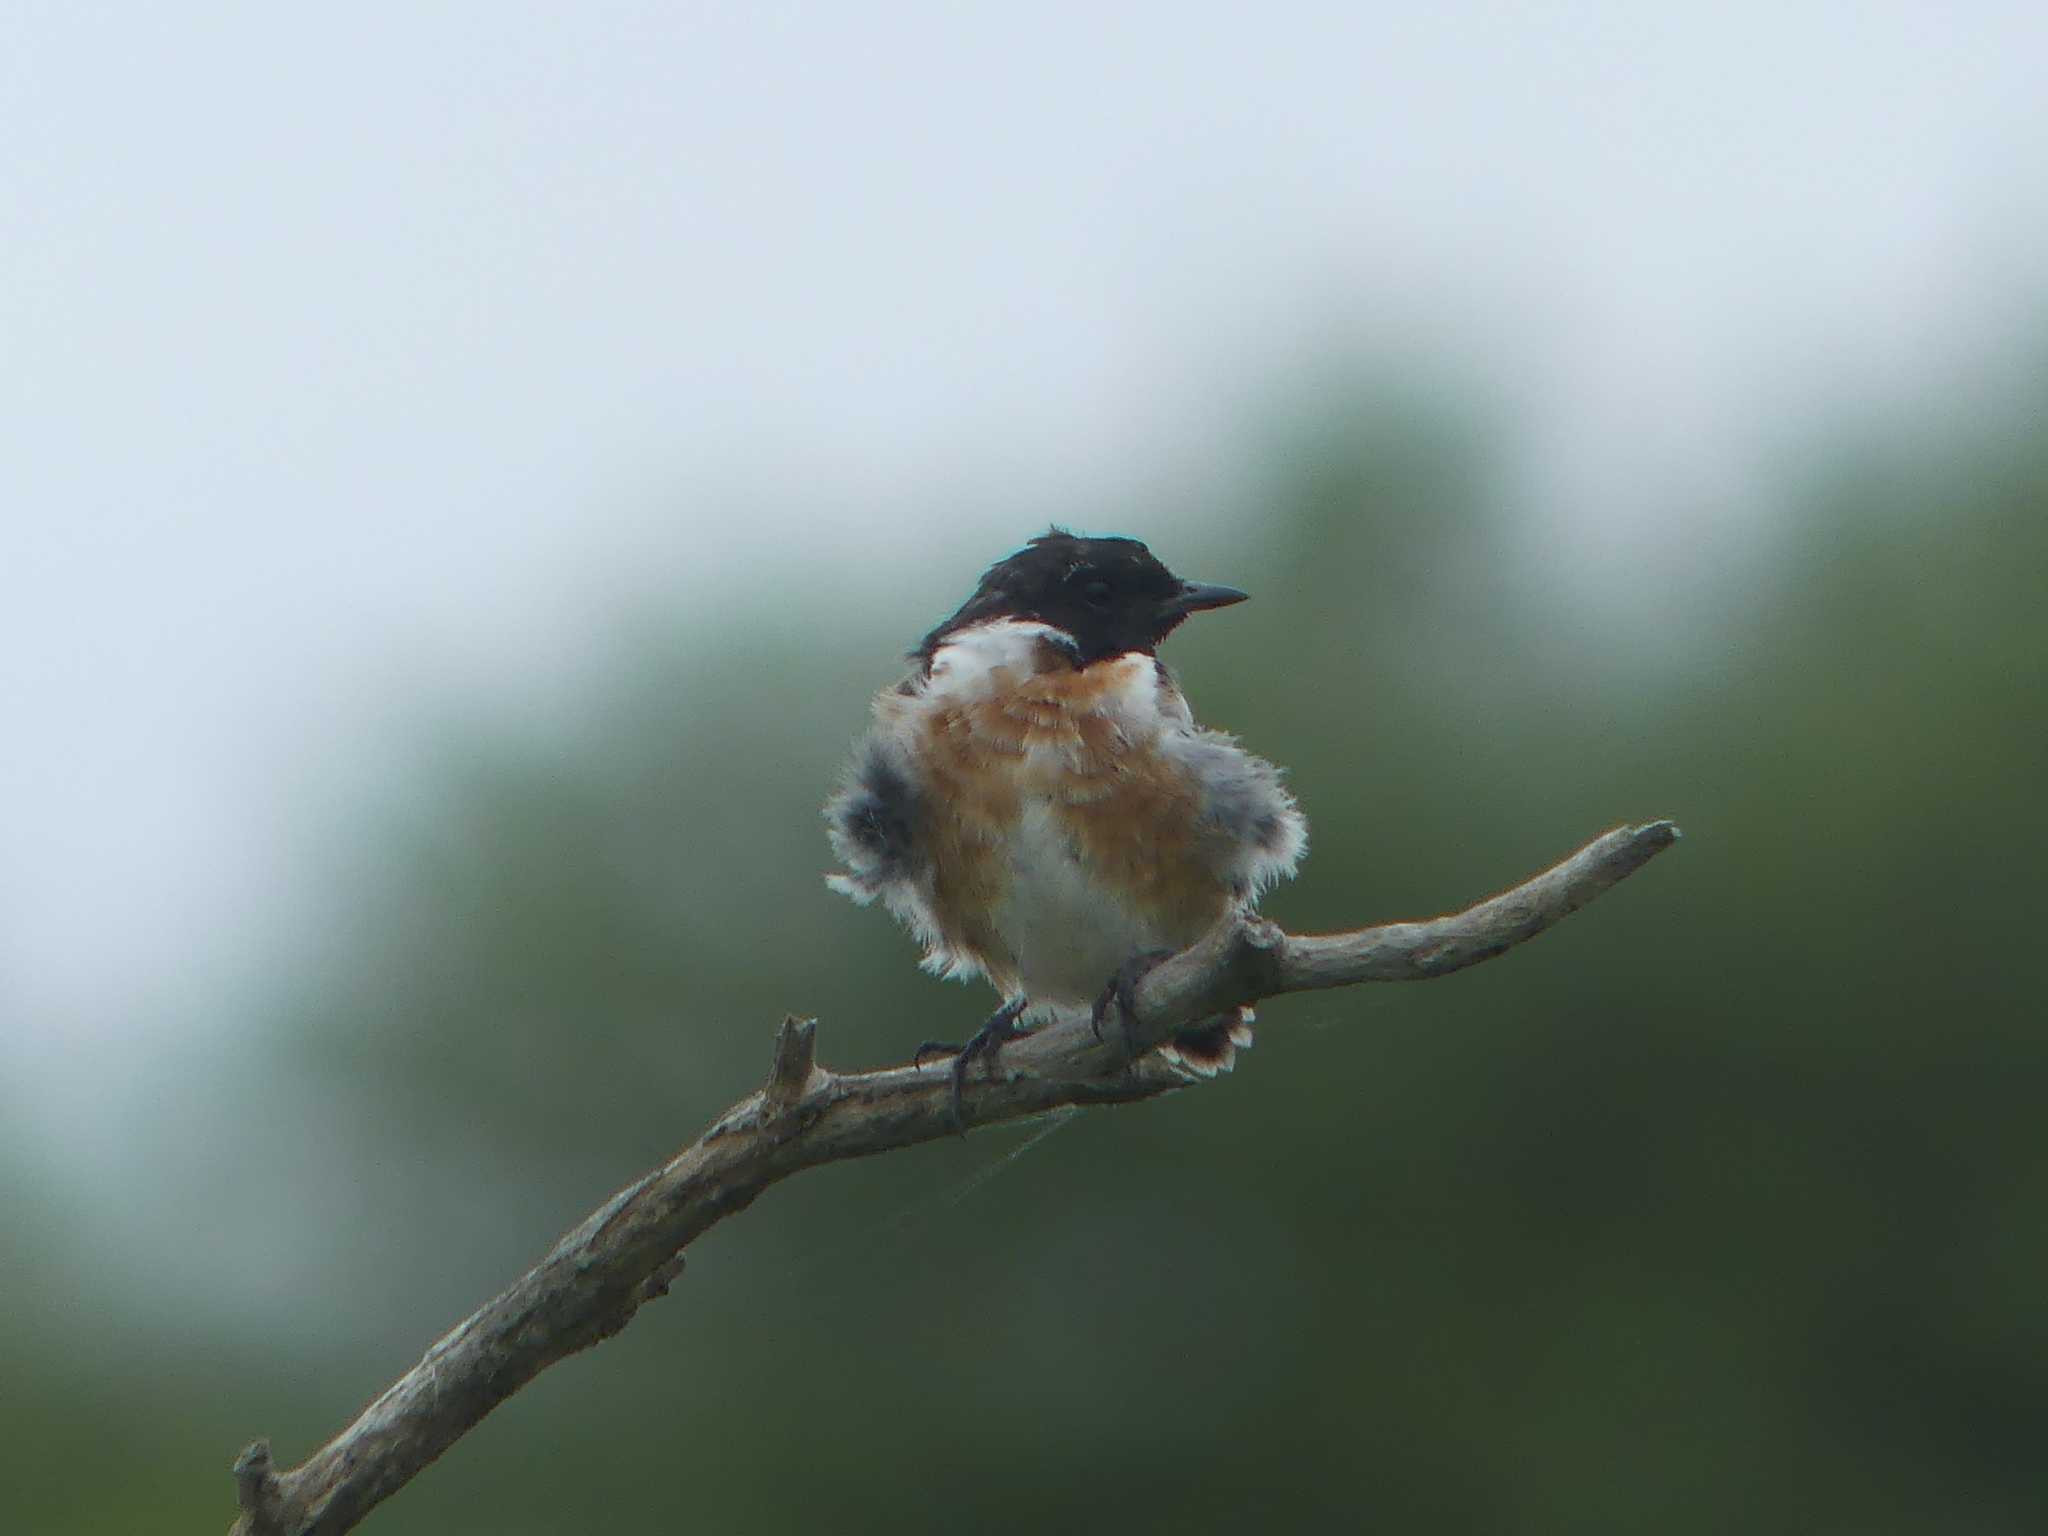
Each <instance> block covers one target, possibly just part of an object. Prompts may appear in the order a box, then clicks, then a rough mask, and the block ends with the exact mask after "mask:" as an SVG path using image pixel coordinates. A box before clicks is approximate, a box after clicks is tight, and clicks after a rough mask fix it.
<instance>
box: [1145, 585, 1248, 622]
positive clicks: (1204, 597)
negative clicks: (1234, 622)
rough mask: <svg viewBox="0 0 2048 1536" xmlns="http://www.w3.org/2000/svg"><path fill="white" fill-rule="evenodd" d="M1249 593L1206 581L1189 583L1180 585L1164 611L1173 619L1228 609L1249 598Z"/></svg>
mask: <svg viewBox="0 0 2048 1536" xmlns="http://www.w3.org/2000/svg"><path fill="white" fill-rule="evenodd" d="M1250 596H1251V593H1249V592H1240V591H1238V590H1237V588H1235V587H1219V586H1215V585H1213V584H1211V583H1209V582H1206V581H1190V582H1186V583H1184V584H1183V585H1182V587H1181V589H1180V591H1179V593H1178V594H1177V595H1175V596H1174V597H1172V598H1169V599H1168V600H1167V603H1166V611H1167V613H1168V614H1170V615H1172V616H1173V617H1175V618H1179V617H1181V616H1182V615H1184V614H1190V613H1200V612H1201V611H1202V610H1203V609H1204V608H1228V607H1229V606H1230V605H1231V604H1232V603H1241V602H1243V601H1244V600H1245V599H1246V598H1248V597H1250Z"/></svg>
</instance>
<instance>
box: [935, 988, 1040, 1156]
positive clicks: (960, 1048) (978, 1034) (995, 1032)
mask: <svg viewBox="0 0 2048 1536" xmlns="http://www.w3.org/2000/svg"><path fill="white" fill-rule="evenodd" d="M1023 1012H1024V999H1023V998H1021V997H1020V998H1014V999H1012V1000H1011V1001H1009V1002H1007V1003H1005V1004H1003V1006H1002V1007H1000V1008H998V1009H997V1010H996V1011H995V1012H994V1013H992V1014H990V1015H989V1016H988V1022H987V1023H985V1024H983V1025H982V1026H981V1028H980V1029H978V1030H976V1031H975V1032H974V1035H973V1038H971V1039H970V1040H968V1042H967V1043H966V1044H965V1045H948V1044H947V1043H946V1042H945V1041H943V1040H927V1041H925V1043H924V1044H923V1045H920V1046H919V1047H918V1048H917V1051H916V1054H914V1055H913V1056H912V1057H911V1058H910V1061H911V1065H912V1066H914V1067H921V1066H923V1065H924V1058H925V1057H926V1056H927V1055H929V1054H936V1053H939V1052H945V1051H950V1052H952V1053H953V1094H952V1098H951V1100H950V1101H949V1105H950V1113H951V1117H952V1121H953V1129H954V1130H956V1131H958V1132H960V1134H961V1135H963V1136H964V1135H966V1134H967V1123H966V1121H965V1119H964V1118H963V1117H962V1115H961V1112H960V1093H961V1090H962V1089H963V1088H965V1087H966V1086H967V1067H968V1063H970V1062H972V1061H973V1060H974V1058H975V1057H977V1056H986V1057H988V1058H989V1060H990V1061H991V1062H993V1061H994V1060H995V1057H996V1052H998V1051H1000V1050H1001V1049H1002V1048H1003V1047H1004V1046H1005V1045H1007V1044H1008V1043H1009V1042H1010V1041H1012V1040H1015V1039H1016V1038H1017V1037H1018V1036H1019V1035H1021V1034H1023V1033H1024V1031H1022V1030H1021V1029H1019V1028H1018V1027H1017V1020H1018V1018H1019V1017H1020V1016H1021V1015H1022V1014H1023Z"/></svg>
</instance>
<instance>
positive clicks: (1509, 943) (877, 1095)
mask: <svg viewBox="0 0 2048 1536" xmlns="http://www.w3.org/2000/svg"><path fill="white" fill-rule="evenodd" d="M1677 838H1678V829H1677V827H1675V826H1673V825H1672V824H1671V823H1670V822H1668V821H1657V822H1650V823H1647V824H1645V825H1642V826H1635V827H1617V828H1616V829H1615V830H1614V831H1612V832H1609V833H1607V834H1606V835H1605V836H1602V837H1599V838H1596V839H1595V840H1594V841H1593V842H1591V843H1589V844H1587V845H1586V846H1585V847H1584V848H1582V849H1580V850H1579V851H1578V852H1577V853H1575V854H1573V855H1572V856H1571V857H1570V858H1568V859H1566V860H1564V862H1562V863H1561V864H1557V865H1554V866H1552V867H1551V868H1550V869H1547V870H1545V871H1544V872H1543V873H1542V874H1539V875H1536V876H1535V877H1533V878H1532V879H1530V880H1527V881H1525V882H1523V883H1522V884H1521V885H1518V886H1515V887H1514V888H1513V889H1512V890H1508V891H1505V892H1503V893H1502V894H1500V895H1498V896H1495V897H1494V898H1492V899H1491V900H1490V901H1484V902H1481V903H1479V904H1478V905H1477V906H1474V907H1470V908H1468V909H1466V910H1465V911H1463V912H1458V913H1454V914H1452V915H1450V916H1447V917H1438V918H1432V919H1430V920H1428V921H1426V922H1413V923H1390V924H1386V925H1384V926H1382V927H1377V928H1361V929H1358V930H1356V931H1354V932H1350V933H1338V934H1324V935H1297V934H1289V933H1283V932H1282V931H1281V930H1280V929H1279V928H1277V927H1275V926H1274V925H1273V924H1271V923H1269V922H1266V921H1264V920H1262V919H1257V918H1248V919H1245V920H1242V921H1238V922H1234V923H1230V924H1226V925H1225V926H1223V927H1221V928H1219V929H1218V930H1217V931H1216V932H1214V933H1212V934H1211V935H1210V936H1209V937H1208V938H1206V939H1204V940H1202V941H1201V942H1200V943H1198V944H1196V945H1194V946H1193V947H1192V948H1190V949H1188V950H1186V951H1184V952H1182V953H1181V954H1179V955H1176V956H1174V957H1173V958H1172V959H1170V960H1167V961H1165V962H1164V963H1163V964H1161V965H1160V966H1159V967H1158V968H1157V969H1155V970H1153V971H1152V972H1151V973H1150V974H1149V975H1147V976H1146V977H1145V978H1144V980H1143V981H1142V982H1141V983H1140V984H1139V986H1138V989H1137V993H1136V998H1137V1004H1138V1017H1137V1019H1135V1020H1133V1019H1129V1018H1122V1017H1119V1019H1118V1027H1116V1028H1105V1030H1104V1031H1103V1035H1104V1038H1103V1039H1102V1040H1099V1041H1098V1040H1097V1039H1096V1038H1095V1037H1094V1034H1093V1032H1092V1031H1091V1029H1090V1028H1089V1026H1088V1025H1087V1024H1086V1023H1085V1022H1074V1023H1064V1024H1057V1025H1052V1026H1049V1027H1047V1028H1045V1029H1041V1030H1038V1031H1036V1032H1035V1033H1033V1034H1032V1035H1031V1036H1029V1037H1028V1038H1026V1039H1022V1040H1018V1041H1016V1042H1015V1043H1013V1044H1011V1045H1009V1046H1006V1047H1005V1048H1004V1049H1003V1051H1002V1053H1001V1055H1000V1057H999V1058H998V1063H999V1072H998V1075H993V1076H990V1075H985V1074H984V1072H983V1071H982V1070H979V1069H978V1070H977V1071H976V1072H975V1073H973V1074H972V1075H970V1078H969V1080H968V1082H967V1084H966V1087H965V1089H964V1091H963V1093H962V1096H961V1103H960V1113H961V1120H962V1122H963V1124H964V1126H965V1128H967V1129H972V1128H974V1127H977V1126H984V1125H994V1124H997V1123H998V1122H1001V1121H1005V1120H1014V1119H1018V1118H1020V1117H1024V1116H1029V1115H1036V1114H1041V1113H1044V1112H1045V1111H1047V1110H1050V1109H1056V1108H1059V1107H1061V1106H1063V1105H1069V1104H1116V1103H1127V1102H1129V1101H1131V1100H1135V1099H1144V1098H1150V1097H1152V1096H1153V1095H1155V1094H1160V1093H1165V1092H1168V1091H1170V1090H1172V1089H1175V1088H1180V1087H1186V1086H1189V1084H1188V1081H1187V1079H1186V1078H1184V1077H1182V1076H1181V1075H1179V1074H1177V1073H1175V1072H1173V1071H1172V1070H1171V1069H1169V1068H1167V1067H1166V1066H1164V1065H1163V1064H1162V1063H1161V1062H1160V1061H1159V1060H1158V1059H1157V1058H1156V1057H1147V1056H1145V1055H1144V1053H1145V1052H1146V1051H1148V1050H1149V1049H1150V1048H1151V1047H1152V1046H1155V1045H1157V1044H1159V1043H1160V1042H1161V1041H1163V1040H1165V1039H1166V1038H1167V1037H1168V1036H1170V1035H1172V1034H1174V1033H1176V1032H1177V1031H1179V1030H1181V1029H1184V1028H1186V1027H1187V1026H1189V1025H1190V1024H1195V1023H1199V1022H1200V1021H1201V1020H1203V1019H1205V1018H1207V1017H1209V1016H1210V1015H1212V1014H1215V1013H1217V1012H1219V1011H1221V1010H1223V1009H1225V1008H1230V1007H1234V1006H1236V1005H1238V1004H1240V1003H1255V1002H1258V1001H1259V1000H1260V999H1262V998H1268V997H1276V996H1279V995H1281V994H1283V993H1288V992H1305V991H1312V990H1315V989H1318V988H1324V987H1344V986H1351V985H1353V984H1355V983H1358V982H1365V981H1426V980H1429V979H1431V978H1433V977H1437V976H1446V975H1449V974H1450V973H1451V972H1453V971H1458V970H1463V969H1464V968H1465V967H1466V966H1470V965H1476V964H1478V963H1479V962H1481V961H1483V960H1489V959H1492V958H1493V957H1494V956H1495V955H1498V954H1500V953H1501V952H1502V951H1503V950H1506V949H1509V948H1512V947H1513V946H1514V945H1517V944H1521V943H1524V942H1525V941H1527V940H1529V939H1532V938H1534V937H1535V936H1536V935H1537V934H1539V933H1541V932H1543V930H1544V929H1546V928H1549V927H1551V926H1552V925H1553V924H1555V923H1557V922H1559V921H1561V920H1562V919H1563V918H1565V917H1568V916H1569V915H1570V914H1571V913H1573V912H1576V911H1577V910H1578V909H1579V908H1580V907H1583V906H1584V905H1585V904H1586V903H1587V902H1589V901H1591V900H1593V899H1594V897H1596V896H1598V895H1600V894H1601V893H1602V892H1604V891H1606V890H1608V889H1609V888H1610V887H1612V886H1613V885H1615V884H1616V883H1617V882H1619V881H1621V880H1623V879H1626V878H1627V877H1628V876H1629V875H1631V874H1634V873H1635V872H1636V871H1637V870H1638V869H1640V868H1642V866H1643V865H1645V864H1647V863H1648V862H1649V861H1650V860H1651V859H1652V858H1654V857H1655V856H1656V855H1657V854H1659V853H1661V852H1663V851H1664V850H1665V849H1666V848H1668V847H1670V846H1671V845H1672V843H1673V842H1675V841H1676V840H1677ZM816 1038H817V1026H816V1023H815V1022H814V1021H812V1020H801V1019H794V1018H792V1019H785V1020H784V1021H783V1024H782V1028H781V1030H780V1031H779V1032H778V1034H777V1035H776V1039H775V1052H774V1059H773V1063H772V1065H771V1067H770V1071H769V1075H768V1080H767V1082H766V1084H765V1085H764V1086H763V1087H762V1088H761V1089H760V1090H759V1091H758V1092H756V1093H754V1094H751V1095H749V1096H748V1097H747V1098H746V1099H744V1100H742V1101H741V1102H740V1103H738V1104H736V1105H734V1106H733V1107H732V1108H731V1109H729V1110H727V1111H726V1112H725V1113H724V1114H723V1115H721V1116H719V1118H718V1119H717V1121H716V1122H714V1123H713V1124H712V1126H711V1127H710V1129H708V1130H707V1131H705V1132H704V1134H703V1135H702V1136H700V1137H699V1138H698V1139H697V1140H696V1141H695V1142H693V1143H691V1145H689V1146H688V1147H686V1148H684V1149H683V1151H681V1152H680V1153H678V1154H677V1155H676V1156H675V1157H674V1158H672V1159H671V1160H670V1161H669V1162H667V1163H666V1164H664V1165H663V1166H662V1167H660V1168H657V1169H655V1170H654V1171H653V1172H652V1173H649V1174H647V1175H646V1176H645V1177H644V1178H642V1179H640V1180H638V1181H637V1182H636V1183H634V1184H632V1185H631V1186H629V1187H628V1188H626V1189H624V1190H621V1191H620V1192H619V1193H618V1194H616V1195H614V1196H612V1198H611V1199H609V1200H607V1201H606V1202H605V1203H604V1204H603V1205H602V1206H601V1207H599V1208H598V1209H597V1210H596V1211H594V1212H593V1213H592V1214H591V1215H590V1216H589V1217H588V1218H587V1219H586V1220H585V1221H584V1222H583V1223H582V1224H581V1225H580V1226H578V1227H577V1228H576V1229H575V1230H574V1231H572V1232H570V1233H569V1234H568V1235H567V1236H565V1237H564V1238H562V1240H561V1241H560V1242H558V1243H556V1244H555V1246H554V1248H553V1250H552V1251H551V1252H550V1253H549V1254H548V1255H547V1256H546V1257H545V1258H543V1259H542V1260H541V1261H540V1262H539V1263H538V1264H536V1265H535V1266H534V1267H533V1268H532V1269H530V1270H528V1271H527V1272H526V1273H525V1274H524V1275H522V1276H521V1277H520V1278H519V1279H518V1280H517V1281H515V1282H514V1283H513V1284H512V1285H511V1286H510V1287H509V1288H508V1289H507V1290H505V1291H504V1292H503V1293H502V1294H500V1295H499V1296H498V1297H496V1298H495V1299H494V1300H492V1301H490V1302H488V1303H486V1304H485V1305H484V1306H483V1307H481V1308H480V1309H479V1310H477V1311H476V1312H474V1313H472V1314H471V1315H470V1316H469V1317H467V1318H465V1319H464V1320H463V1321H462V1322H461V1323H459V1324H457V1325H456V1326H455V1328H454V1329H453V1330H451V1331H450V1332H449V1333H448V1334H446V1335H445V1336H444V1337H442V1338H441V1339H439V1340H438V1341H436V1342H435V1344H434V1345H433V1346H432V1347H431V1348H430V1349H428V1351H427V1352H426V1355H425V1356H424V1357H423V1358H422V1359H421V1360H420V1362H419V1364H418V1365H416V1366H414V1367H413V1368H412V1369H411V1370H409V1371H407V1372H406V1373H405V1375H403V1376H401V1377H400V1378H399V1379H398V1380H397V1381H396V1382H394V1383H393V1384H392V1385H391V1386H390V1387H389V1388H387V1389H386V1390H385V1391H384V1393H383V1394H382V1395H381V1396H379V1397H378V1398H377V1399H376V1401H374V1402H373V1403H371V1404H370V1405H369V1407H367V1408H365V1409H364V1410H363V1412H362V1413H361V1415H360V1416H358V1418H357V1419H356V1421H355V1422H354V1423H353V1424H351V1425H349V1426H348V1427H347V1428H346V1429H344V1430H343V1431H342V1432H341V1433H340V1434H338V1435H336V1436H335V1437H334V1438H333V1439H332V1440H330V1441H329V1442H328V1443H327V1444H326V1445H324V1446H322V1447H321V1448H320V1449H319V1450H317V1451H315V1452H314V1453H313V1455H311V1456H310V1457H308V1458H307V1459H306V1460H305V1461H304V1462H302V1463H301V1464H300V1465H298V1466H296V1467H294V1468H292V1469H291V1470H289V1471H285V1472H279V1471H277V1470H276V1469H275V1467H274V1466H273V1464H272V1461H271V1455H270V1446H269V1443H268V1442H267V1441H262V1440H259V1441H257V1442H255V1443H254V1444H252V1445H251V1446H249V1447H248V1448H247V1449H246V1450H244V1451H243V1452H242V1454H241V1456H240V1457H239V1458H237V1460H236V1462H235V1465H234V1475H235V1485H236V1494H237V1497H238V1499H239V1502H240V1504H241V1510H242V1513H241V1515H240V1516H239V1517H238V1518H237V1520H236V1521H235V1524H234V1527H233V1530H232V1532H231V1536H313V1533H318V1536H337V1533H339V1532H342V1531H346V1530H349V1529H351V1528H353V1527H354V1526H355V1525H356V1524H357V1523H358V1522H359V1521H361V1520H362V1518H363V1517H364V1516H365V1515H367V1514H368V1513H369V1512H370V1511H371V1510H372V1509H374V1508H375V1507H376V1506H377V1505H378V1504H379V1503H381V1502H382V1501H383V1500H385V1499H387V1498H389V1497H390V1496H391V1495H392V1494H393V1493H395V1492H397V1491H398V1490H399V1489H400V1488H402V1487H404V1486H405V1485H406V1483H408V1482H409V1481H411V1480H412V1479H413V1478H414V1477H415V1476H417V1475H418V1474H419V1472H420V1471H421V1470H422V1469H423V1468H424V1467H426V1466H427V1464H428V1463H430V1462H431V1461H433V1460H434V1458H435V1457H437V1456H439V1455H440V1454H441V1453H442V1452H443V1451H445V1450H447V1449H448V1447H449V1446H451V1445H453V1444H454V1443H455V1442H456V1440H458V1439H459V1438H460V1437H461V1436H462V1435H464V1434H466V1433H467V1432H468V1431H469V1430H470V1429H472V1428H474V1427H475V1426H476V1425H477V1424H478V1423H479V1422H480V1421H481V1420H482V1419H483V1418H484V1416H485V1415H486V1414H488V1413H489V1412H490V1411H491V1410H492V1409H493V1408H495V1407H497V1405H498V1404H499V1403H501V1402H503V1401H504V1400H505V1399H506V1398H508V1397H510V1396H511V1395H512V1394H513V1393H514V1392H516V1391H518V1390H519V1389H520V1388H521V1387H523V1386H524V1385H526V1383H527V1382H529V1381H531V1380H532V1379H533V1378H534V1377H535V1376H537V1375H539V1374H540V1372H542V1371H543V1370H545V1369H546V1368H547V1367H548V1366H550V1365H552V1364H554V1363H555V1362H556V1361H557V1360H560V1359H562V1358H563V1357H565V1356H567V1355H572V1354H574V1353H576V1352H577V1351H578V1350H582V1349H588V1348H589V1347H590V1346H591V1345H593V1344H595V1343H597V1342H599V1341H600V1340H602V1339H606V1338H609V1337H610V1336H611V1335H612V1334H614V1333H617V1332H618V1331H619V1330H620V1329H621V1328H623V1327H625V1326H626V1324H627V1323H629V1322H631V1321H632V1320H633V1315H634V1314H635V1313H636V1312H637V1311H638V1310H639V1309H640V1307H641V1306H642V1305H643V1304H644V1303H646V1302H648V1301H651V1300H653V1299H655V1298H656V1297H659V1296H663V1295H665V1294H667V1292H668V1288H669V1286H670V1285H671V1284H672V1283H673V1282H674V1281H675V1279H676V1277H677V1276H678V1275H680V1274H681V1272H682V1268H683V1253H684V1250H685V1249H687V1248H688V1246H689V1245H690V1243H691V1242H692V1241H694V1240H695V1239H696V1238H697V1237H698V1236H699V1235H700V1234H701V1233H703V1232H704V1231H706V1230H707V1229H708V1228H710V1227H712V1226H713V1225H715V1224H716V1223H718V1222H720V1221H722V1220H724V1219H725V1218H726V1217H727V1216H730V1215H732V1214H734V1213H735V1212H737V1211H743V1210H745V1209H746V1208H747V1207H748V1206H749V1205H751V1204H752V1203H753V1202H754V1200H755V1198H756V1197H757V1196H758V1195H760V1193H761V1192H762V1191H763V1190H765V1189H767V1188H768V1187H769V1186H770V1185H771V1184H774V1183H776V1182H778V1181H779V1180H782V1179H786V1178H788V1177H789V1176H790V1175H791V1174H793V1173H798V1172H801V1171H802V1170H803V1169H806V1168H815V1167H818V1166H819V1165H821V1164H824V1163H831V1162H837V1161H839V1160H841V1159H843V1158H854V1157H868V1156H872V1155H873V1154H875V1153H879V1152H893V1151H895V1150H896V1149H898V1148H900V1147H909V1146H915V1145H916V1144H918V1143H919V1142H924V1141H931V1140H934V1139H936V1138H938V1137H941V1136H949V1135H952V1134H955V1131H956V1127H955V1125H954V1122H953V1120H952V1117H951V1107H950V1090H951V1077H950V1071H949V1067H950V1063H948V1062H946V1061H944V1060H941V1061H939V1062H936V1063H934V1064H932V1065H931V1066H928V1067H926V1068H924V1069H922V1070H920V1069H918V1068H916V1067H911V1066H903V1067H891V1068H887V1069H885V1070H882V1071H878V1072H860V1073H851V1074H846V1075H841V1074H838V1073H834V1072H829V1071H827V1070H825V1069H824V1068H822V1067H820V1066H819V1065H818V1064H817V1059H816V1053H815V1046H816Z"/></svg>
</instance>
